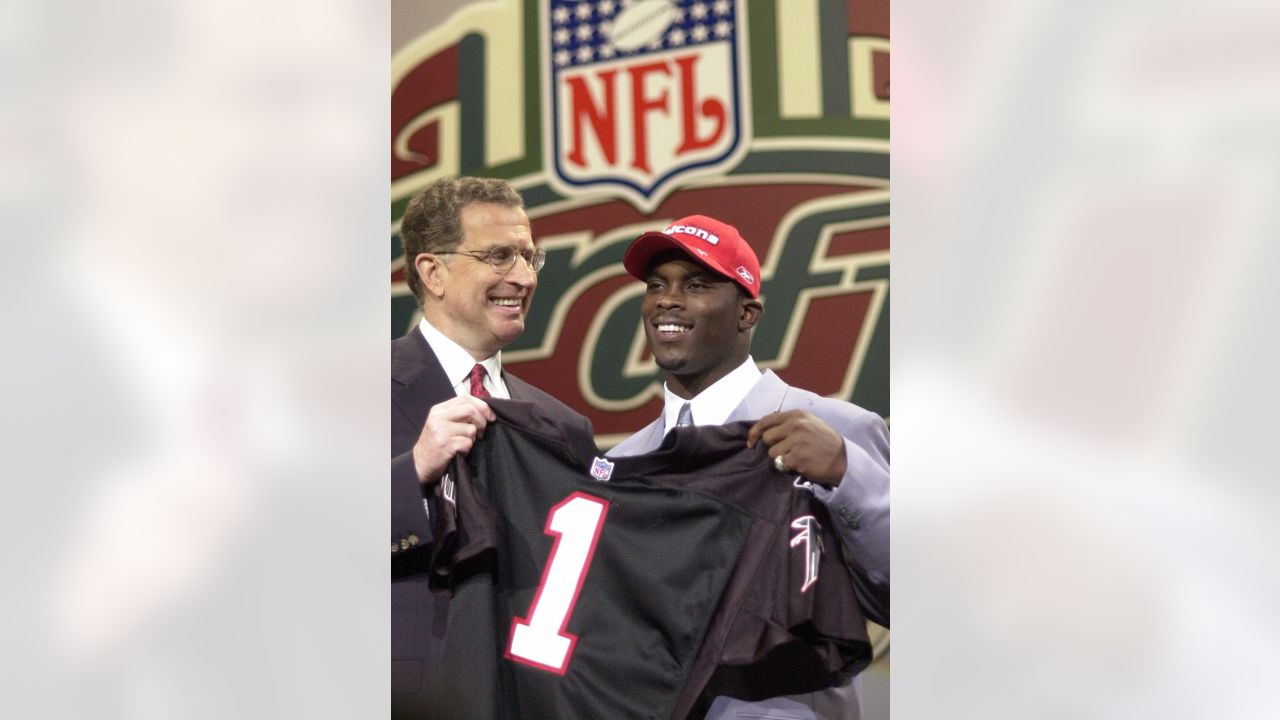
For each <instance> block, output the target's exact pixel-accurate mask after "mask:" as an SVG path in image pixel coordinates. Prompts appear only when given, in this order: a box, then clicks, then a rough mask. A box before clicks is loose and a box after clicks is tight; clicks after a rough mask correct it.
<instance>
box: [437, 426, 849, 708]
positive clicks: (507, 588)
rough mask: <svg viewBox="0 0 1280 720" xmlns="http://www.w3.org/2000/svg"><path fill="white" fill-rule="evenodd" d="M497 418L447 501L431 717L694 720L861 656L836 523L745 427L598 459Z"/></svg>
mask: <svg viewBox="0 0 1280 720" xmlns="http://www.w3.org/2000/svg"><path fill="white" fill-rule="evenodd" d="M490 405H491V407H493V409H494V411H495V413H496V414H497V415H498V421H497V422H495V423H491V424H490V425H489V427H488V428H487V430H486V435H485V438H484V440H483V441H481V442H479V443H477V444H476V446H475V447H474V448H473V449H472V451H471V452H470V453H469V454H468V455H467V456H465V458H462V457H460V458H459V459H457V460H455V462H454V463H453V465H452V466H451V468H450V472H449V474H448V477H447V479H445V480H442V482H441V483H440V484H439V486H438V487H437V493H438V494H439V496H440V500H441V502H440V505H439V506H440V508H441V510H442V512H439V513H437V514H436V517H435V522H436V535H435V536H436V537H437V538H438V541H437V543H436V548H435V557H434V560H433V563H432V581H433V583H435V584H436V585H437V586H443V587H448V588H450V589H451V591H452V593H453V595H454V599H453V602H452V603H451V605H450V618H449V632H448V635H447V638H446V647H445V663H444V666H445V667H444V670H443V672H442V674H441V676H440V678H439V684H438V687H437V690H436V692H435V693H433V697H435V698H437V699H439V701H440V706H439V713H438V717H444V718H548V719H552V718H671V717H684V716H685V715H686V714H687V713H688V712H689V710H690V709H691V708H693V707H694V706H695V703H696V701H697V700H698V698H699V696H700V695H701V694H703V693H704V692H705V693H706V695H710V694H712V693H724V694H733V695H736V696H738V697H746V698H748V699H750V698H752V697H754V696H757V695H759V696H770V695H778V694H787V693H796V692H806V691H809V690H815V689H820V688H822V687H826V686H828V685H830V684H832V683H834V682H835V681H836V680H837V678H838V676H839V674H840V673H851V672H855V671H857V670H859V669H861V667H862V666H864V665H865V663H866V662H867V661H868V660H869V658H870V646H869V644H868V643H867V638H866V634H865V632H866V631H865V622H864V621H863V619H862V615H861V613H860V612H859V610H858V604H857V599H856V595H855V591H854V589H853V587H852V585H851V582H850V575H849V573H848V571H847V570H846V569H845V568H844V567H843V566H842V564H841V562H840V560H839V550H838V549H837V548H838V547H839V540H838V538H837V537H836V536H835V535H834V533H832V532H831V531H830V530H828V529H827V528H828V527H829V526H830V522H829V521H828V519H827V517H826V512H825V508H824V507H823V506H822V505H821V503H819V502H818V501H817V500H816V499H815V498H813V497H812V494H811V493H810V492H809V490H808V489H807V488H805V487H803V486H802V485H799V484H797V483H796V482H795V478H794V476H787V475H782V474H780V473H778V472H777V471H776V470H774V469H773V466H772V463H771V462H769V458H768V456H767V454H766V453H765V451H764V450H763V447H762V446H760V447H757V448H756V449H754V450H747V449H746V447H745V436H746V428H747V427H748V426H747V425H745V424H738V425H732V426H724V427H707V428H682V429H680V430H679V431H675V432H673V433H672V434H671V435H669V436H668V439H667V442H666V443H664V445H663V447H662V448H660V449H659V450H658V451H656V452H654V453H651V454H648V455H642V456H634V457H626V458H616V459H611V460H605V459H600V458H595V459H594V461H592V458H593V457H594V453H595V446H594V443H593V442H592V440H591V438H589V437H575V436H571V435H570V434H568V433H569V431H568V430H567V429H565V428H563V427H560V426H557V425H555V424H553V423H551V422H550V421H549V419H548V418H546V417H545V416H544V415H543V414H542V413H541V412H540V411H539V410H538V408H537V407H536V406H534V405H530V404H527V403H521V402H517V401H500V400H499V401H493V400H491V401H490Z"/></svg>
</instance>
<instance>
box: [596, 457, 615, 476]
mask: <svg viewBox="0 0 1280 720" xmlns="http://www.w3.org/2000/svg"><path fill="white" fill-rule="evenodd" d="M591 477H593V478H595V479H597V480H599V481H600V482H605V481H606V480H608V479H609V478H611V477H613V463H611V462H609V461H608V460H605V459H604V458H599V457H598V458H596V460H595V462H593V463H591Z"/></svg>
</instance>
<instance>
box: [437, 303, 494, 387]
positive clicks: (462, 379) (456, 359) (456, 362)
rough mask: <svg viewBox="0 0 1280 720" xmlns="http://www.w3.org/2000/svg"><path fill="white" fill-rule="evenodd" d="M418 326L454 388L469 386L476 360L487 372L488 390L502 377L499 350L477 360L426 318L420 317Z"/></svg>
mask: <svg viewBox="0 0 1280 720" xmlns="http://www.w3.org/2000/svg"><path fill="white" fill-rule="evenodd" d="M418 328H419V329H420V330H421V331H422V336H423V337H425V338H426V339H427V344H428V345H430V346H431V349H432V350H433V351H435V354H436V359H437V360H439V361H440V367H442V368H444V374H445V376H446V377H448V378H449V383H450V384H451V385H453V387H454V388H455V389H456V388H457V387H458V385H459V383H467V384H468V388H469V387H470V377H471V368H473V367H475V365H476V362H479V363H480V364H481V365H483V366H484V369H485V372H487V373H489V378H488V380H487V381H486V384H488V385H490V388H491V389H490V392H492V387H493V386H496V385H497V383H498V380H499V379H500V378H501V377H502V351H501V350H499V351H498V352H496V353H494V354H493V355H491V356H489V357H487V358H485V359H484V360H479V361H477V360H476V359H475V358H473V357H471V353H469V352H467V351H466V350H464V349H463V347H462V346H461V345H459V344H458V343H456V342H454V341H453V340H451V339H449V336H448V335H445V334H444V333H442V332H440V331H439V330H437V329H436V328H435V326H434V325H432V324H431V323H429V322H427V319H426V318H422V321H421V322H419V323H418ZM495 394H496V393H495Z"/></svg>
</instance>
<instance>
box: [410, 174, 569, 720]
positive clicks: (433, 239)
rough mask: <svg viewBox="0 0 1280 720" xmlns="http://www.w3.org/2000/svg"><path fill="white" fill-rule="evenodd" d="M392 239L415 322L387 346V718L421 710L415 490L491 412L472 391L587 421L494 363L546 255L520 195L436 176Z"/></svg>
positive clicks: (426, 673) (441, 619)
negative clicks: (418, 312) (414, 305)
mask: <svg viewBox="0 0 1280 720" xmlns="http://www.w3.org/2000/svg"><path fill="white" fill-rule="evenodd" d="M400 235H401V238H402V240H403V242H404V250H405V253H404V255H405V262H406V264H407V265H408V272H407V273H406V275H407V277H408V283H409V288H410V289H411V290H412V291H413V293H414V295H415V296H416V297H417V299H418V302H419V304H420V305H421V307H422V314H423V318H422V322H421V323H419V325H418V327H416V328H414V329H413V330H411V331H409V333H408V334H406V335H405V336H403V337H401V338H398V339H396V340H393V341H392V342H391V658H392V659H391V688H392V690H391V698H392V700H391V706H392V716H393V717H396V718H422V717H428V716H429V714H430V709H431V700H432V698H431V694H432V693H431V681H432V679H433V678H434V677H435V676H436V670H437V668H438V665H439V662H440V654H441V651H442V649H443V638H444V630H445V621H446V619H447V606H448V598H447V597H446V596H444V595H438V594H434V593H432V592H430V590H429V589H428V587H427V572H428V569H429V561H430V550H429V549H428V545H429V544H430V539H431V531H430V519H429V515H430V512H431V510H430V507H429V503H428V501H427V500H426V498H428V497H430V488H431V486H432V485H433V484H434V483H435V482H436V481H438V480H439V479H440V476H441V475H442V474H443V473H444V471H445V469H446V468H447V467H448V464H449V461H450V460H451V459H452V458H453V456H454V455H455V454H456V453H466V452H467V451H469V450H470V449H471V446H472V444H473V443H474V442H475V440H476V439H477V438H479V437H481V436H482V435H483V434H484V429H485V426H486V425H487V424H488V422H490V421H492V420H493V419H494V415H493V411H492V410H490V409H489V406H488V405H486V404H485V403H484V402H483V400H482V399H481V398H484V397H490V396H492V397H500V398H514V399H517V400H525V401H529V402H533V403H537V404H538V405H540V406H541V407H543V408H545V409H547V410H548V412H551V413H552V414H553V415H555V416H556V417H558V418H562V419H563V421H564V422H565V423H568V424H578V425H581V426H582V427H584V428H585V432H587V433H591V423H590V422H589V421H588V420H587V419H586V418H585V417H583V416H582V415H580V414H578V413H576V412H574V411H573V410H571V409H569V407H568V406H566V405H564V404H563V403H561V402H560V401H559V400H556V399H555V398H553V397H551V396H550V395H548V394H547V393H545V392H543V391H541V390H539V389H537V388H535V387H533V386H532V385H529V384H528V383H526V382H524V381H522V380H520V379H519V378H517V377H515V376H513V375H511V374H510V373H508V372H506V371H504V370H503V368H502V353H501V351H502V348H503V347H505V346H506V345H507V344H508V343H510V342H511V341H513V340H515V339H516V338H518V337H520V334H521V333H523V332H524V319H525V315H526V313H527V312H528V310H529V302H530V301H531V300H532V298H533V292H534V290H535V289H537V286H538V275H537V273H538V270H539V269H541V267H542V263H543V262H544V260H545V253H544V251H542V250H539V249H538V248H537V247H535V245H534V242H533V232H532V228H531V226H530V224H529V218H528V216H527V215H526V214H525V211H524V202H523V201H522V200H521V198H520V195H519V193H517V192H516V191H515V190H514V189H513V188H512V187H511V186H510V185H508V184H507V183H506V182H504V181H501V180H494V179H485V178H469V177H462V178H456V179H455V178H445V179H441V180H438V181H436V182H435V183H433V184H432V185H430V186H429V187H427V188H426V189H425V190H423V191H422V192H421V193H419V194H418V195H417V196H416V197H414V198H413V199H412V200H411V201H410V202H409V205H408V206H407V208H406V209H405V214H404V218H403V219H402V220H401V225H400Z"/></svg>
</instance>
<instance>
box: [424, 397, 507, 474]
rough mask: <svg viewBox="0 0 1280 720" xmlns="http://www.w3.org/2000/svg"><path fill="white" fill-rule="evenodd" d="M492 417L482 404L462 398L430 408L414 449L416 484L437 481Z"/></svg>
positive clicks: (481, 433)
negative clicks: (455, 456)
mask: <svg viewBox="0 0 1280 720" xmlns="http://www.w3.org/2000/svg"><path fill="white" fill-rule="evenodd" d="M494 419H495V416H494V414H493V410H492V409H490V408H489V406H488V404H486V403H485V401H483V400H481V399H480V398H477V397H472V396H470V395H465V396H462V397H456V398H451V399H449V400H446V401H445V402H442V403H439V404H437V405H435V406H434V407H432V408H431V412H430V413H428V414H427V421H426V423H425V424H424V425H423V426H422V435H420V436H418V442H417V443H415V444H414V446H413V466H414V468H415V469H416V470H417V471H418V482H420V483H422V484H423V485H430V484H432V483H434V482H436V481H437V480H439V479H440V476H441V475H443V474H444V471H445V468H447V467H449V462H450V461H451V460H453V456H454V455H456V454H458V453H463V454H466V453H468V452H470V451H471V446H472V445H474V444H475V441H476V440H479V439H480V438H482V437H484V429H485V427H486V426H487V425H488V424H489V423H491V422H493V420H494Z"/></svg>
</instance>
